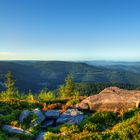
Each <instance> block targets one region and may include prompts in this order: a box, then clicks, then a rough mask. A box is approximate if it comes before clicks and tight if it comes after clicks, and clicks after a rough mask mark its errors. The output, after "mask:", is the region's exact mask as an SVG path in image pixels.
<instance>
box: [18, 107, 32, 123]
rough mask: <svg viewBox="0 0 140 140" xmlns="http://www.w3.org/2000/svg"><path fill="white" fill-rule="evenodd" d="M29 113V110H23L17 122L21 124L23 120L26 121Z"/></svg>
mask: <svg viewBox="0 0 140 140" xmlns="http://www.w3.org/2000/svg"><path fill="white" fill-rule="evenodd" d="M30 113H31V111H30V110H23V111H22V112H21V114H20V116H19V122H20V123H22V122H23V121H24V120H25V119H27V118H28V116H29V115H30Z"/></svg>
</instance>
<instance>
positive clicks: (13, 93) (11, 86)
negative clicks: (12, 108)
mask: <svg viewBox="0 0 140 140" xmlns="http://www.w3.org/2000/svg"><path fill="white" fill-rule="evenodd" d="M5 87H6V95H7V96H8V97H9V98H11V97H18V96H19V95H18V91H17V89H16V88H15V80H14V78H13V74H12V72H10V71H9V72H8V73H7V74H6V82H5Z"/></svg>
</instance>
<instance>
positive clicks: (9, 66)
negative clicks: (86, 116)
mask: <svg viewBox="0 0 140 140" xmlns="http://www.w3.org/2000/svg"><path fill="white" fill-rule="evenodd" d="M124 67H125V66H124ZM8 71H11V72H12V73H13V75H14V78H15V79H16V85H17V87H18V88H19V89H21V90H23V91H25V90H29V89H31V90H33V91H38V90H40V89H42V88H44V87H49V88H53V89H54V88H56V87H57V86H58V85H60V84H63V83H64V79H65V77H66V76H67V75H68V74H69V73H71V74H72V75H73V77H74V81H75V82H90V83H91V82H93V83H124V84H137V85H138V84H139V83H140V74H139V73H136V72H133V71H128V70H126V69H119V67H118V69H112V68H109V67H102V66H91V65H88V64H86V63H80V62H62V61H0V85H1V89H2V85H3V82H4V75H5V73H7V72H8Z"/></svg>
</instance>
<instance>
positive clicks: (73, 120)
mask: <svg viewBox="0 0 140 140" xmlns="http://www.w3.org/2000/svg"><path fill="white" fill-rule="evenodd" d="M83 119H84V115H83V113H82V112H81V111H78V110H77V109H68V110H67V111H66V112H64V113H63V114H62V115H61V116H60V117H59V118H58V119H57V120H56V123H57V124H63V123H65V124H80V123H81V121H82V120H83Z"/></svg>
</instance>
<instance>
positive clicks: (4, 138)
mask: <svg viewBox="0 0 140 140" xmlns="http://www.w3.org/2000/svg"><path fill="white" fill-rule="evenodd" d="M0 140H7V136H6V135H5V133H3V132H2V131H0Z"/></svg>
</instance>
